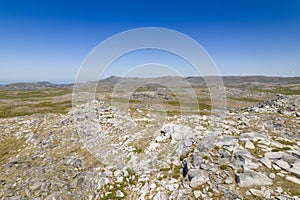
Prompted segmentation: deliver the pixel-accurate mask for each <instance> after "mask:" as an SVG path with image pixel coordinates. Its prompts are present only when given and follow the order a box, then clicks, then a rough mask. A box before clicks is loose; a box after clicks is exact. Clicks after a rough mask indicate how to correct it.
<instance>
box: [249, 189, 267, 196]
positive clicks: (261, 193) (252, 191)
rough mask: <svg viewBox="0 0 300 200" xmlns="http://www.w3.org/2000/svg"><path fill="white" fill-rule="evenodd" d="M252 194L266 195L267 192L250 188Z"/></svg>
mask: <svg viewBox="0 0 300 200" xmlns="http://www.w3.org/2000/svg"><path fill="white" fill-rule="evenodd" d="M249 191H250V193H251V194H253V195H254V196H257V197H265V193H264V192H263V191H261V190H256V189H250V190H249Z"/></svg>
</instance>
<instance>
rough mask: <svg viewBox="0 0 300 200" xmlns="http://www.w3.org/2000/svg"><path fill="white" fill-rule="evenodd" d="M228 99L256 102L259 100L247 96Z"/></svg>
mask: <svg viewBox="0 0 300 200" xmlns="http://www.w3.org/2000/svg"><path fill="white" fill-rule="evenodd" d="M230 99H232V100H236V101H242V102H249V103H258V102H261V101H260V100H258V99H253V98H247V97H232V98H230Z"/></svg>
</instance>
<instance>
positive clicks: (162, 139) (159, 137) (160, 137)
mask: <svg viewBox="0 0 300 200" xmlns="http://www.w3.org/2000/svg"><path fill="white" fill-rule="evenodd" d="M163 141H164V138H163V137H162V136H160V135H159V136H157V137H156V142H163Z"/></svg>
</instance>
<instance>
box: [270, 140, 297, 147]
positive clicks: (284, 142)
mask: <svg viewBox="0 0 300 200" xmlns="http://www.w3.org/2000/svg"><path fill="white" fill-rule="evenodd" d="M275 141H276V142H279V143H280V144H284V145H289V146H293V145H295V144H296V143H295V142H290V141H286V140H275Z"/></svg>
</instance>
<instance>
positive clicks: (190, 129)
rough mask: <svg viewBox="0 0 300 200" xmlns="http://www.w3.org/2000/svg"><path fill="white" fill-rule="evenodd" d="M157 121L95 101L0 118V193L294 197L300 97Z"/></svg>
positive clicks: (299, 175)
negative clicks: (56, 111) (50, 111)
mask: <svg viewBox="0 0 300 200" xmlns="http://www.w3.org/2000/svg"><path fill="white" fill-rule="evenodd" d="M87 110H93V113H92V114H91V113H90V112H87ZM160 122H162V123H161V124H159V123H158V124H159V126H157V123H155V121H153V118H152V116H151V115H149V114H148V113H147V112H146V111H144V110H140V109H137V110H135V115H134V117H129V116H128V115H127V114H125V113H122V112H121V111H119V110H118V109H116V108H112V107H110V106H108V105H104V103H102V102H99V101H93V102H89V103H86V104H84V105H82V106H79V107H77V108H76V109H74V110H72V111H71V112H69V113H68V114H66V115H58V114H47V115H31V116H24V117H14V118H5V119H1V120H0V130H1V131H0V135H1V140H0V147H1V151H2V154H1V155H2V158H1V160H0V164H1V166H0V169H1V175H0V198H1V199H49V200H50V199H155V200H163V199H280V200H285V199H300V134H299V130H300V97H299V96H296V95H295V96H277V97H276V98H275V99H273V100H269V101H265V102H262V103H259V104H257V105H255V106H251V107H248V108H243V109H238V110H230V111H226V115H225V116H224V118H223V117H216V116H204V115H202V116H201V115H192V116H174V117H167V118H166V120H165V121H160Z"/></svg>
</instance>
